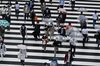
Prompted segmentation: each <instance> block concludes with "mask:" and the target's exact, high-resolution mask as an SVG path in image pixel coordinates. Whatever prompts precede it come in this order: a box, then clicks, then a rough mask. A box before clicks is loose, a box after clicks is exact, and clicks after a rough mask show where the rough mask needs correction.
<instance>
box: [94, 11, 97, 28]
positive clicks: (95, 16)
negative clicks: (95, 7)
mask: <svg viewBox="0 0 100 66" xmlns="http://www.w3.org/2000/svg"><path fill="white" fill-rule="evenodd" d="M97 20H98V15H97V11H94V14H93V28H95V24H96V21H97Z"/></svg>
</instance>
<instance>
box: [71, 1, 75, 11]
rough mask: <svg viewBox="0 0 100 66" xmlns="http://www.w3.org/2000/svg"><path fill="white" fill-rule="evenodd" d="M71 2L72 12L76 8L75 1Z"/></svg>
mask: <svg viewBox="0 0 100 66" xmlns="http://www.w3.org/2000/svg"><path fill="white" fill-rule="evenodd" d="M70 2H71V8H72V10H74V8H75V0H70Z"/></svg>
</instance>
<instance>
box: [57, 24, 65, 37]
mask: <svg viewBox="0 0 100 66" xmlns="http://www.w3.org/2000/svg"><path fill="white" fill-rule="evenodd" d="M58 33H60V35H61V36H66V30H65V29H64V27H63V26H62V27H61V28H60V29H58Z"/></svg>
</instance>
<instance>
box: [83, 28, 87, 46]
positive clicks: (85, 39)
mask: <svg viewBox="0 0 100 66" xmlns="http://www.w3.org/2000/svg"><path fill="white" fill-rule="evenodd" d="M82 34H83V47H85V43H86V42H88V30H87V29H86V28H83V29H82Z"/></svg>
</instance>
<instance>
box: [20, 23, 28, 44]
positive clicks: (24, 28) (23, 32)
mask: <svg viewBox="0 0 100 66" xmlns="http://www.w3.org/2000/svg"><path fill="white" fill-rule="evenodd" d="M20 34H21V35H22V37H23V44H24V40H25V35H27V28H26V26H25V24H22V26H21V28H20Z"/></svg>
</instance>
